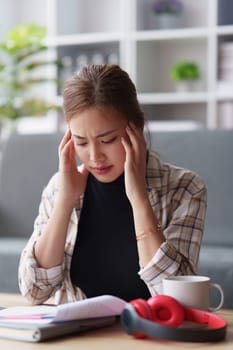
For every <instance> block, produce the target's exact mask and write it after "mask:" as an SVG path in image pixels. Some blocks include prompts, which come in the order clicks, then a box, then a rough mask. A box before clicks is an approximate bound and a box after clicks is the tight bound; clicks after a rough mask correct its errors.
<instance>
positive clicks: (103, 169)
mask: <svg viewBox="0 0 233 350" xmlns="http://www.w3.org/2000/svg"><path fill="white" fill-rule="evenodd" d="M111 169H112V165H109V166H101V167H92V171H93V172H94V173H96V174H106V173H108V172H109V171H110V170H111Z"/></svg>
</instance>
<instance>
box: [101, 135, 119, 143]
mask: <svg viewBox="0 0 233 350" xmlns="http://www.w3.org/2000/svg"><path fill="white" fill-rule="evenodd" d="M116 139H117V136H114V137H113V138H111V139H110V140H106V141H104V140H102V143H105V144H108V143H113V142H114V141H115V140H116Z"/></svg>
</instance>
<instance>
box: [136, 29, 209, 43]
mask: <svg viewBox="0 0 233 350" xmlns="http://www.w3.org/2000/svg"><path fill="white" fill-rule="evenodd" d="M208 31H209V28H206V27H205V28H204V27H203V28H183V29H173V30H143V31H138V32H133V33H132V39H134V40H137V41H153V40H171V39H180V40H185V39H198V38H207V36H208Z"/></svg>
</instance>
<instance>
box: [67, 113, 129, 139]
mask: <svg viewBox="0 0 233 350" xmlns="http://www.w3.org/2000/svg"><path fill="white" fill-rule="evenodd" d="M126 123H127V119H126V118H125V117H124V116H122V114H120V113H119V112H118V111H116V110H115V109H113V108H109V107H106V108H102V109H99V108H95V107H92V108H88V109H85V110H84V111H80V112H77V113H75V114H74V115H73V117H72V118H71V119H70V121H69V126H70V129H71V131H72V133H78V134H80V135H81V133H91V134H99V133H101V132H105V131H107V130H108V129H119V128H122V127H123V126H125V125H126Z"/></svg>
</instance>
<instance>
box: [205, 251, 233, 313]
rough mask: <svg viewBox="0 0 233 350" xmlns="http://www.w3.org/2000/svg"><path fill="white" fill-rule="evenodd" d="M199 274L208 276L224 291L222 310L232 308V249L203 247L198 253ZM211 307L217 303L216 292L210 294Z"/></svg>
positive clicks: (217, 296)
mask: <svg viewBox="0 0 233 350" xmlns="http://www.w3.org/2000/svg"><path fill="white" fill-rule="evenodd" d="M199 274H201V275H205V276H209V277H210V278H211V281H212V282H213V283H218V284H220V285H221V286H222V288H223V291H224V296H225V298H224V299H225V300H224V305H223V306H224V308H232V307H233V303H232V297H233V254H232V247H221V246H219V247H216V246H211V245H208V246H207V245H203V246H202V247H201V251H200V260H199ZM211 300H212V305H213V306H216V305H217V304H218V302H219V295H218V292H214V291H212V293H211Z"/></svg>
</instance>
